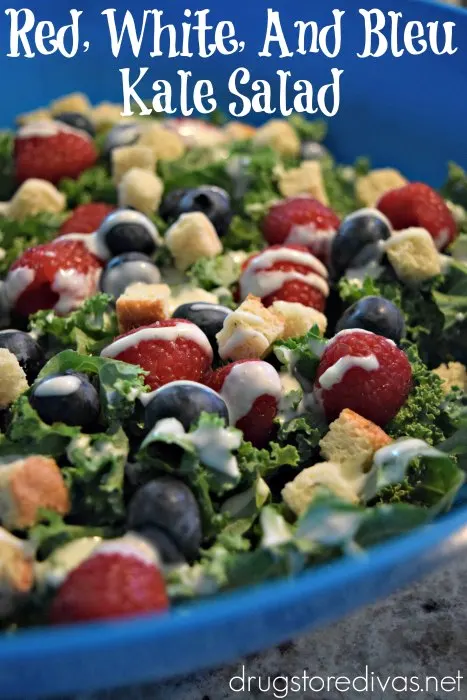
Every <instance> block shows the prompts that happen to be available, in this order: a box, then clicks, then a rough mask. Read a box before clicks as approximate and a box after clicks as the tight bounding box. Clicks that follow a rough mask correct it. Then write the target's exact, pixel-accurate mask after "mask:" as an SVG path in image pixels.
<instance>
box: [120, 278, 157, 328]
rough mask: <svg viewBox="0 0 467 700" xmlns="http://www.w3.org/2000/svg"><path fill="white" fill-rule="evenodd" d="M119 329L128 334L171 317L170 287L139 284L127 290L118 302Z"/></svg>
mask: <svg viewBox="0 0 467 700" xmlns="http://www.w3.org/2000/svg"><path fill="white" fill-rule="evenodd" d="M116 309H117V320H118V328H119V330H120V333H127V332H128V331H131V330H132V329H133V328H140V326H149V325H150V324H151V323H155V321H163V320H164V319H167V318H169V317H170V287H169V286H168V285H167V284H144V283H143V282H137V283H136V284H132V285H130V286H129V287H127V288H126V289H125V292H124V293H123V294H122V295H121V296H119V297H118V299H117V302H116Z"/></svg>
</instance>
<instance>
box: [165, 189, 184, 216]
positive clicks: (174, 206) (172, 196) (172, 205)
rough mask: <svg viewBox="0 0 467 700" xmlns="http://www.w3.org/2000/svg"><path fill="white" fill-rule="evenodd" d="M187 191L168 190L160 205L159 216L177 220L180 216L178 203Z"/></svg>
mask: <svg viewBox="0 0 467 700" xmlns="http://www.w3.org/2000/svg"><path fill="white" fill-rule="evenodd" d="M186 192H187V190H186V189H183V190H172V192H168V193H167V194H166V195H165V197H164V199H163V200H162V202H161V205H160V207H159V216H160V217H161V218H162V219H164V221H175V219H177V218H178V216H179V210H178V205H179V202H180V200H181V198H182V197H183V196H184V195H185V193H186Z"/></svg>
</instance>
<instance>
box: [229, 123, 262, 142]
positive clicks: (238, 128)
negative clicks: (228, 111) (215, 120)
mask: <svg viewBox="0 0 467 700" xmlns="http://www.w3.org/2000/svg"><path fill="white" fill-rule="evenodd" d="M223 131H224V133H225V134H226V136H227V139H228V140H229V141H249V140H250V139H251V138H253V136H254V135H255V134H256V129H255V127H254V126H250V124H244V122H235V121H232V122H227V124H225V125H224V127H223Z"/></svg>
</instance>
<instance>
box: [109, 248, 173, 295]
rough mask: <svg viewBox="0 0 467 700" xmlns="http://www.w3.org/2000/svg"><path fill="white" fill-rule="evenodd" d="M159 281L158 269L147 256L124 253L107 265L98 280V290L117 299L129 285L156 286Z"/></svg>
mask: <svg viewBox="0 0 467 700" xmlns="http://www.w3.org/2000/svg"><path fill="white" fill-rule="evenodd" d="M160 279H161V276H160V272H159V269H158V268H157V267H156V266H155V265H154V263H153V262H152V260H151V259H150V258H148V256H147V255H143V254H142V253H124V255H119V256H117V257H115V258H112V260H110V261H109V262H108V263H107V265H106V267H105V269H104V271H103V272H102V275H101V278H100V288H101V290H102V291H103V292H105V293H106V294H110V295H111V296H114V297H115V298H117V297H119V296H120V295H121V294H123V292H124V291H125V289H126V288H127V287H129V286H130V284H135V283H136V282H143V283H145V284H157V283H158V282H160Z"/></svg>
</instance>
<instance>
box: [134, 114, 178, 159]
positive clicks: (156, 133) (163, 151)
mask: <svg viewBox="0 0 467 700" xmlns="http://www.w3.org/2000/svg"><path fill="white" fill-rule="evenodd" d="M136 144H137V145H138V146H146V147H147V148H150V149H151V150H152V151H153V152H154V156H155V158H156V160H157V161H159V160H177V159H178V158H181V157H182V156H183V154H184V153H185V150H186V146H185V143H184V141H183V139H182V137H181V136H180V135H179V134H177V132H176V131H172V130H171V129H166V128H165V127H164V126H162V124H157V123H154V124H150V125H148V126H146V127H145V128H144V129H143V130H142V132H141V136H140V137H139V138H138V141H137V142H136Z"/></svg>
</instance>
